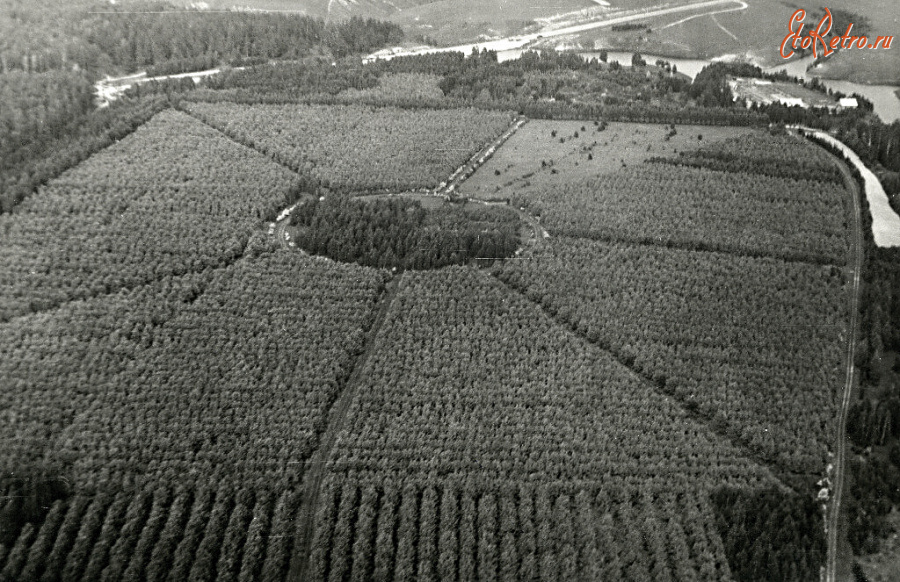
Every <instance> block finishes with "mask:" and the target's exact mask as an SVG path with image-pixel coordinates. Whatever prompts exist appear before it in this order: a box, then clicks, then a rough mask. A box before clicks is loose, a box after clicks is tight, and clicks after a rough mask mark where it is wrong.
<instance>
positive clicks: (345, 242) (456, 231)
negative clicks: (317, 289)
mask: <svg viewBox="0 0 900 582" xmlns="http://www.w3.org/2000/svg"><path fill="white" fill-rule="evenodd" d="M291 224H292V225H293V226H294V227H296V229H297V236H296V242H297V244H298V245H299V246H300V247H301V248H303V249H306V250H308V251H309V252H311V253H313V254H317V255H325V256H327V257H330V258H332V259H335V260H339V261H344V262H356V263H359V264H361V265H367V266H372V267H382V268H393V267H396V268H398V269H435V268H439V267H444V266H446V265H460V264H466V263H469V262H471V261H473V260H474V259H485V258H504V257H509V256H511V255H512V254H513V253H514V252H515V251H516V248H517V247H518V245H519V228H520V224H519V218H518V216H517V215H516V214H515V212H513V211H511V210H510V209H508V208H504V207H490V206H482V205H477V204H470V205H466V206H450V207H445V208H439V209H437V210H433V211H426V210H425V209H423V208H422V205H421V204H420V203H419V202H417V201H414V200H404V199H375V200H365V201H363V200H359V199H356V200H354V199H349V198H347V197H341V196H329V197H328V198H326V199H324V200H312V201H309V202H306V203H304V204H301V205H300V206H299V207H298V208H297V209H296V210H294V212H293V213H292V214H291Z"/></svg>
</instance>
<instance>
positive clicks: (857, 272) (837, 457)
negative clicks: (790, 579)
mask: <svg viewBox="0 0 900 582" xmlns="http://www.w3.org/2000/svg"><path fill="white" fill-rule="evenodd" d="M837 164H838V166H839V167H840V169H841V173H842V174H843V175H844V182H845V183H846V184H847V188H848V189H849V190H850V192H851V197H852V198H853V215H854V220H853V237H852V240H851V249H850V253H851V257H850V261H851V262H850V265H849V267H850V269H851V273H852V278H851V283H852V285H853V287H852V289H851V295H850V306H849V307H850V328H849V330H848V331H847V359H846V375H845V379H844V390H843V394H842V396H841V403H840V404H841V407H840V409H839V411H838V426H837V435H836V442H835V452H834V491H833V492H832V495H831V499H830V501H829V506H828V514H827V521H826V523H827V531H826V537H827V541H828V556H827V561H826V566H825V580H826V581H827V582H835V581H836V580H838V579H839V578H838V577H839V576H840V579H845V578H846V576H847V575H848V574H849V573H850V564H849V563H842V561H841V560H839V559H838V557H839V556H840V557H841V558H843V557H844V556H846V555H848V552H849V549H847V548H842V547H841V545H842V544H844V543H846V539H847V536H846V532H842V531H841V529H842V528H841V526H842V525H843V524H844V523H845V521H844V520H842V519H841V498H842V496H843V492H844V479H845V474H846V466H847V412H848V410H849V408H850V400H851V396H852V394H853V385H854V383H855V381H856V369H855V363H854V362H855V359H856V338H857V333H858V328H859V286H860V276H861V274H862V268H863V254H864V247H863V234H862V216H861V209H860V202H859V197H860V192H859V187H858V186H857V184H856V181H855V180H854V179H853V176H852V174H851V173H850V170H848V169H847V166H846V164H844V163H843V162H842V161H838V162H837Z"/></svg>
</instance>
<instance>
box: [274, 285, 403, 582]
mask: <svg viewBox="0 0 900 582" xmlns="http://www.w3.org/2000/svg"><path fill="white" fill-rule="evenodd" d="M402 279H403V273H400V274H398V275H397V276H396V277H394V278H393V279H391V281H389V282H388V284H387V286H386V287H385V290H384V295H383V296H382V298H381V305H380V307H379V310H378V315H376V316H375V321H374V322H372V327H371V328H369V331H368V332H367V333H366V339H365V343H364V347H363V353H362V354H361V355H360V356H359V358H357V360H356V363H355V364H354V366H353V371H352V372H351V373H350V377H349V378H348V379H347V383H346V384H345V385H344V389H343V390H341V393H340V395H339V396H338V398H337V400H335V402H334V404H333V405H332V406H331V410H329V412H328V424H327V426H326V429H325V432H324V433H322V436H321V438H320V442H319V446H318V448H316V451H315V452H314V453H313V454H312V456H311V457H310V458H309V460H308V461H307V463H306V472H305V473H304V475H303V493H302V497H301V500H300V511H299V512H298V517H297V519H298V525H297V530H296V532H297V537H296V539H295V543H294V553H293V555H292V556H291V565H290V570H289V572H288V580H290V581H296V582H301V581H302V580H305V577H304V575H305V573H306V570H307V567H308V565H309V555H310V551H311V549H312V542H313V539H314V538H315V533H316V532H315V527H316V523H315V518H316V509H317V506H318V501H319V496H320V493H321V489H322V481H323V479H324V477H325V466H326V463H327V461H328V455H329V454H330V453H331V450H332V449H333V448H334V445H335V442H336V441H337V435H338V434H339V433H340V432H341V429H342V428H343V425H344V420H345V418H346V416H347V411H348V410H349V409H350V403H351V402H352V401H353V396H354V395H355V392H356V388H357V387H358V385H359V383H360V380H361V378H362V377H363V375H362V372H363V370H364V369H365V367H366V364H367V362H368V360H369V356H370V355H371V354H372V352H373V351H374V349H375V348H376V345H375V339H376V338H377V337H378V332H379V330H380V329H381V326H382V325H383V324H384V321H385V319H386V318H387V314H388V312H389V311H390V309H391V305H392V304H393V303H394V298H395V297H396V296H397V289H398V288H399V286H400V282H401V280H402Z"/></svg>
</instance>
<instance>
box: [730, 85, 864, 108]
mask: <svg viewBox="0 0 900 582" xmlns="http://www.w3.org/2000/svg"><path fill="white" fill-rule="evenodd" d="M728 87H729V89H731V94H732V96H733V98H734V100H735V101H738V100H743V101H744V103H745V104H746V106H747V107H751V106H753V104H757V105H769V104H772V103H781V104H782V105H785V106H787V107H802V108H804V109H809V108H813V109H827V110H828V111H841V110H843V109H850V108H855V107H857V106H858V103H857V102H856V99H854V98H852V97H851V98H845V99H840V100H838V99H836V98H834V97H833V96H831V95H828V94H827V93H822V92H820V91H814V90H813V89H807V88H806V87H804V86H802V85H799V84H797V83H791V82H789V81H769V80H768V79H756V78H744V77H728Z"/></svg>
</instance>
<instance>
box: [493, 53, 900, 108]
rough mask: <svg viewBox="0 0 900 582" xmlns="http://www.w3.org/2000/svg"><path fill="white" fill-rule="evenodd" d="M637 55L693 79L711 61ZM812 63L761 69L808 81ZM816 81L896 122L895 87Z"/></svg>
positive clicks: (623, 56) (502, 56)
mask: <svg viewBox="0 0 900 582" xmlns="http://www.w3.org/2000/svg"><path fill="white" fill-rule="evenodd" d="M526 50H528V49H526V48H514V49H507V50H500V51H498V52H497V60H498V61H500V62H503V61H509V60H512V59H517V58H519V57H520V56H521V55H522V53H523V52H525V51H526ZM578 54H580V55H581V56H582V57H585V58H589V59H590V58H599V55H600V53H599V52H597V51H589V52H579V53H578ZM633 54H634V53H633V52H623V51H608V52H607V60H608V61H610V62H611V61H619V63H620V64H621V65H623V66H626V67H630V66H631V57H632V55H633ZM641 56H642V57H643V59H644V60H645V61H647V62H648V63H655V62H656V61H657V60H659V59H662V60H664V61H668V62H669V63H672V64H673V65H675V66H676V67H677V68H678V72H679V73H684V74H685V75H687V76H689V77H690V78H691V79H693V78H694V77H696V76H697V73H699V72H700V71H701V70H702V69H703V67H705V66H707V65H709V64H710V63H711V62H712V61H708V60H704V59H679V58H671V57H661V56H657V55H650V54H644V53H641ZM812 61H813V58H812V57H811V56H810V57H804V58H802V59H794V60H792V61H789V62H788V63H786V64H784V65H779V66H776V67H768V68H765V69H764V70H765V71H766V72H769V73H775V72H777V71H780V70H782V69H784V70H786V71H787V73H788V74H789V75H791V76H792V77H800V78H801V79H807V80H809V79H812V78H813V76H812V75H810V74H808V73H807V72H806V67H808V66H809V65H810V64H811V63H812ZM820 81H822V83H823V84H824V85H825V86H826V87H828V88H829V89H833V90H834V91H840V92H841V93H844V94H846V95H852V94H853V93H858V94H860V95H862V96H863V97H865V98H866V99H868V100H869V101H871V102H872V104H873V105H874V106H875V113H876V114H877V115H878V116H879V117H881V119H882V120H884V121H885V122H886V123H891V122H893V121H897V120H900V98H898V97H897V95H896V93H895V92H896V91H897V89H898V87H895V86H892V85H863V84H860V83H851V82H849V81H831V80H828V79H820Z"/></svg>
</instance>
